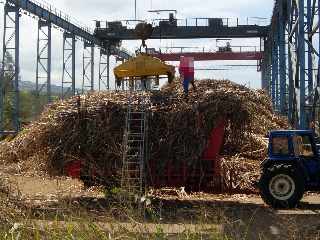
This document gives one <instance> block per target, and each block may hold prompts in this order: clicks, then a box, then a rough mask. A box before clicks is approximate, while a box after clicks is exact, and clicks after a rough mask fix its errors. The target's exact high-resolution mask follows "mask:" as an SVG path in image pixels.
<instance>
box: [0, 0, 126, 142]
mask: <svg viewBox="0 0 320 240" xmlns="http://www.w3.org/2000/svg"><path fill="white" fill-rule="evenodd" d="M21 13H25V14H26V13H29V15H30V14H32V15H34V16H36V17H37V18H38V19H39V31H42V30H43V29H42V28H44V27H47V28H48V29H47V32H46V33H45V35H47V36H46V39H45V41H46V43H45V44H44V48H47V51H45V50H44V48H43V47H41V46H40V39H39V37H38V51H37V53H38V54H37V74H36V82H37V84H36V85H37V93H38V94H40V92H41V90H42V89H43V84H46V85H47V95H48V102H50V101H51V89H50V86H51V85H50V82H51V26H52V25H54V26H57V27H58V28H60V29H63V30H64V32H65V33H64V46H65V48H64V56H65V57H66V58H64V60H63V63H64V74H63V76H64V77H63V80H62V81H63V89H62V96H65V95H66V93H67V92H68V91H71V94H72V95H74V94H75V38H80V39H81V40H82V41H84V42H88V43H90V44H91V45H92V48H93V47H94V46H99V47H100V48H109V49H111V52H112V55H115V56H117V57H120V58H122V59H129V58H130V57H131V56H130V54H129V53H127V51H125V50H124V49H119V48H117V47H114V46H107V44H108V43H106V42H101V41H100V40H99V39H97V38H96V37H95V36H94V35H93V32H91V31H90V30H89V29H88V28H86V27H82V26H79V25H77V24H74V23H72V22H71V21H70V19H69V17H68V16H66V15H64V14H62V13H61V12H60V11H58V10H56V9H55V8H54V7H52V6H47V5H45V4H41V3H38V2H36V1H33V0H6V2H5V5H4V35H3V40H4V41H3V59H2V69H1V75H0V136H3V135H7V134H10V133H17V132H18V131H19V130H20V119H19V115H20V114H19V112H20V111H19V106H20V103H19V72H20V69H19V68H20V67H19V57H20V56H19V26H20V25H19V18H20V16H21ZM10 24H11V25H10ZM68 40H71V48H70V49H69V48H68V47H67V46H66V43H67V41H68ZM42 50H44V51H42ZM91 50H92V49H91ZM68 51H70V52H71V53H70V55H68V53H67V52H68ZM43 54H44V55H45V56H43ZM69 57H70V59H71V62H72V63H71V65H72V66H71V71H68V70H67V66H66V63H67V62H68V60H69ZM90 58H91V59H90V61H91V63H90V65H91V71H90V75H91V76H90V84H89V85H90V86H89V87H90V90H92V89H93V87H94V82H93V77H94V73H93V69H94V63H93V59H94V56H93V50H92V54H91V56H90ZM8 60H10V61H12V63H10V64H4V63H8V62H10V61H8ZM9 65H10V66H9ZM40 71H42V73H43V72H45V75H46V76H45V78H46V83H44V81H40V79H41V78H42V74H41V72H40ZM83 74H85V76H84V78H87V75H88V74H87V72H84V73H83ZM65 77H66V78H69V79H64V78H65ZM7 78H9V79H10V82H9V84H10V85H11V87H10V89H11V90H10V92H8V90H7V89H8V86H5V81H4V79H7ZM68 84H69V86H67V88H68V89H64V88H65V85H68ZM5 95H10V97H11V102H12V105H13V106H12V121H10V122H11V125H12V126H5V124H4V111H5V102H4V97H5ZM6 125H7V124H6Z"/></svg>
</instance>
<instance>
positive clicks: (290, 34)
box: [264, 0, 320, 129]
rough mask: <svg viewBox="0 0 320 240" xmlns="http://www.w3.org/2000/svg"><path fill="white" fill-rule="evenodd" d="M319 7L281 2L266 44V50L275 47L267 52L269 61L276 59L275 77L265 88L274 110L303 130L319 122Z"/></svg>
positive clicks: (297, 0)
mask: <svg viewBox="0 0 320 240" xmlns="http://www.w3.org/2000/svg"><path fill="white" fill-rule="evenodd" d="M318 6H320V0H277V1H276V2H275V7H274V12H273V17H272V22H271V27H270V28H271V31H270V35H269V37H268V38H267V39H266V42H265V46H268V45H272V47H271V48H265V57H266V59H268V58H271V59H272V70H271V71H272V77H271V78H270V77H268V75H266V76H265V78H267V80H265V81H266V82H269V84H266V83H265V84H264V85H266V86H269V88H266V89H267V90H268V92H269V94H270V96H271V98H272V102H273V105H274V109H275V110H276V111H277V112H279V113H280V114H281V115H284V116H288V118H289V120H290V122H291V123H292V125H293V126H294V127H296V128H299V129H308V128H309V127H310V126H313V125H314V124H311V123H314V122H315V121H318V120H317V119H314V116H315V114H314V111H315V108H314V107H315V101H316V99H315V96H318V95H319V94H318V93H316V91H317V89H318V88H317V87H318V86H319V65H320V61H319V48H320V45H319V44H320V43H319V31H318V30H319V12H320V8H319V7H318ZM316 20H317V21H316ZM316 34H318V37H317V38H315V35H316ZM316 42H317V43H316ZM316 59H318V63H317V64H315V63H316V62H315V60H316ZM264 66H265V67H266V68H268V64H266V65H264ZM264 71H266V72H268V70H264ZM315 79H317V81H316V84H315Z"/></svg>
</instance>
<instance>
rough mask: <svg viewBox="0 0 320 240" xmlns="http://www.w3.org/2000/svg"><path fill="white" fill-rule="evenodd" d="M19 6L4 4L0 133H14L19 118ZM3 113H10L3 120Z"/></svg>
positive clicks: (16, 130) (0, 81) (18, 127)
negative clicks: (7, 117) (6, 119)
mask: <svg viewBox="0 0 320 240" xmlns="http://www.w3.org/2000/svg"><path fill="white" fill-rule="evenodd" d="M19 17H20V13H19V8H18V7H16V6H15V5H13V4H10V3H6V4H5V5H4V34H3V57H2V69H1V70H2V71H1V79H0V134H1V135H6V134H10V133H16V132H18V131H19V129H20V119H19V105H20V104H19V72H20V67H19V27H20V25H19ZM5 113H6V114H9V115H11V118H10V117H9V120H8V121H7V122H5V118H4V116H5Z"/></svg>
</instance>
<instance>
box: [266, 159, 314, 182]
mask: <svg viewBox="0 0 320 240" xmlns="http://www.w3.org/2000/svg"><path fill="white" fill-rule="evenodd" d="M274 165H288V166H292V167H293V168H296V169H300V170H301V172H302V173H303V176H304V178H305V180H307V181H309V180H310V177H309V174H308V171H307V169H306V168H305V166H304V165H303V164H302V163H301V162H300V161H299V159H298V158H294V159H286V160H273V159H272V160H271V159H266V160H264V161H263V162H262V163H261V170H262V171H266V170H267V169H269V168H271V167H272V166H274Z"/></svg>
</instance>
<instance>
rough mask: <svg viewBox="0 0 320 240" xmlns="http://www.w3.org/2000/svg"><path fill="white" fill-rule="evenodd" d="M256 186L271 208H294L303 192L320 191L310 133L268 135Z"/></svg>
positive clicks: (319, 162) (319, 172) (319, 165)
mask: <svg viewBox="0 0 320 240" xmlns="http://www.w3.org/2000/svg"><path fill="white" fill-rule="evenodd" d="M261 169H262V175H261V178H260V180H259V183H258V186H259V189H260V194H261V197H262V199H263V200H264V201H265V203H267V204H268V205H270V206H272V207H274V208H294V207H296V206H297V204H298V203H299V201H300V200H301V199H302V197H303V194H304V192H305V191H311V190H315V191H319V190H320V155H319V152H318V149H317V144H316V138H315V136H314V133H313V132H312V131H309V130H281V131H280V130H279V131H271V132H270V133H269V148H268V158H267V159H266V160H264V161H263V162H262V164H261Z"/></svg>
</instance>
